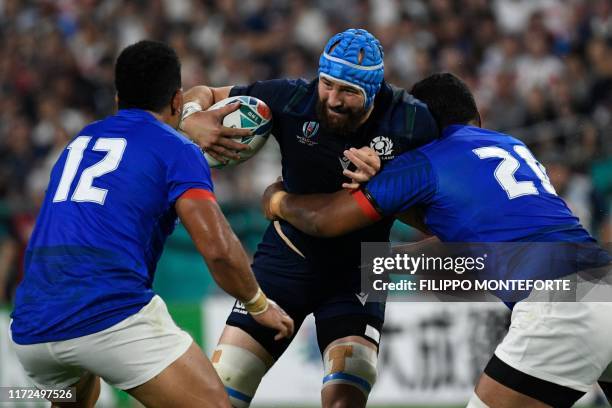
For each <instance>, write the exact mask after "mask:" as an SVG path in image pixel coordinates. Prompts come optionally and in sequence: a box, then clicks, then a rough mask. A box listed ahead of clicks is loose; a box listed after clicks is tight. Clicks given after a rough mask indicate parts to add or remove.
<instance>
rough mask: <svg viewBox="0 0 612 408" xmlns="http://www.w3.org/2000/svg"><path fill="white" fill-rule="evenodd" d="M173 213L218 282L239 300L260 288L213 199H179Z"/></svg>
mask: <svg viewBox="0 0 612 408" xmlns="http://www.w3.org/2000/svg"><path fill="white" fill-rule="evenodd" d="M175 207H176V212H177V214H178V216H179V218H180V219H181V222H182V223H183V224H184V225H185V228H187V231H188V232H189V235H190V236H191V239H192V240H193V242H194V244H195V246H196V248H197V250H198V251H199V252H200V253H201V254H202V256H203V257H204V259H205V260H206V264H207V265H208V268H209V269H210V272H211V274H212V276H213V278H214V279H215V281H216V282H217V284H218V285H219V286H220V287H221V288H222V289H223V290H225V291H226V292H227V293H229V294H230V295H232V296H233V297H235V298H237V299H238V300H240V301H243V302H246V301H248V300H249V299H251V298H253V296H255V294H256V293H257V290H258V288H259V286H258V284H257V282H256V281H255V277H254V276H253V272H251V268H250V266H249V259H248V257H247V255H246V253H245V252H244V249H243V248H242V245H241V244H240V241H238V238H237V237H236V235H235V234H234V232H233V231H232V229H231V228H230V226H229V224H228V223H227V220H226V219H225V217H224V215H223V213H222V212H221V209H220V208H219V206H218V205H217V203H216V202H215V201H214V200H202V199H191V198H183V197H181V198H179V199H178V200H177V202H176V206H175Z"/></svg>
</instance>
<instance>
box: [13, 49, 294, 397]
mask: <svg viewBox="0 0 612 408" xmlns="http://www.w3.org/2000/svg"><path fill="white" fill-rule="evenodd" d="M115 85H116V88H117V101H118V105H119V111H118V112H117V113H116V114H115V115H113V116H110V117H108V118H106V119H103V120H101V121H97V122H93V123H91V124H89V125H87V126H86V127H85V128H84V129H83V130H82V131H81V132H79V134H78V135H77V136H76V137H75V138H74V139H73V140H72V141H71V142H70V144H68V146H67V147H66V149H65V150H64V152H63V154H62V155H61V156H60V158H59V159H58V160H57V162H56V164H55V166H54V167H53V170H52V172H51V177H50V181H49V186H48V188H47V193H46V196H45V200H44V203H43V206H42V209H41V211H40V214H39V216H38V220H37V222H36V226H35V228H34V232H33V233H32V237H31V239H30V242H29V244H28V248H27V252H26V256H25V258H26V259H25V277H24V280H23V281H22V282H21V284H20V285H19V287H18V288H17V293H16V297H15V307H14V310H13V313H12V316H11V317H12V319H13V320H12V322H11V326H10V329H11V338H12V343H13V344H12V346H13V348H14V349H15V351H16V353H17V356H18V358H19V361H20V362H21V364H22V365H23V367H24V369H25V371H26V372H27V374H28V375H29V377H30V378H31V379H32V381H33V382H34V384H35V385H36V386H37V387H39V388H40V389H43V390H47V389H50V388H60V389H63V388H67V387H76V392H75V394H76V402H55V403H54V405H55V406H64V405H65V406H81V407H92V406H94V404H95V402H96V400H97V398H98V394H99V390H100V377H102V378H103V379H104V380H105V381H106V382H107V383H109V384H111V385H114V386H115V387H118V388H120V389H122V390H126V391H127V392H128V393H130V394H131V395H132V396H134V397H135V398H136V399H138V400H139V401H140V402H142V403H143V404H144V405H145V406H147V407H185V408H191V407H229V406H230V402H229V400H228V397H227V394H226V392H225V391H224V388H223V385H222V383H221V382H220V381H219V378H218V376H217V374H216V372H215V371H214V369H213V367H212V365H211V363H210V361H209V360H208V359H207V358H206V357H205V355H204V354H203V353H202V351H201V350H200V348H199V347H198V346H197V345H196V344H195V343H194V342H193V340H192V338H191V336H190V335H189V334H187V333H186V332H185V331H183V330H181V329H180V328H178V327H177V326H176V324H175V323H174V321H173V320H172V318H171V317H170V315H169V313H168V310H167V309H166V305H165V303H164V301H163V300H162V299H161V298H160V297H159V296H157V295H155V293H154V292H153V289H152V284H153V277H154V273H155V268H156V264H157V261H158V260H159V257H160V255H161V253H162V249H163V246H164V243H165V241H166V238H167V237H168V235H170V233H171V232H172V231H173V229H174V226H175V223H176V221H177V216H178V218H180V220H181V221H182V222H183V224H184V225H185V227H186V228H187V230H188V231H189V234H190V235H191V238H192V239H193V241H194V243H195V245H196V247H197V249H198V250H199V252H200V253H201V254H202V256H203V257H204V259H205V260H206V263H207V264H208V267H209V269H210V271H211V273H212V275H213V277H214V279H215V280H216V281H217V283H218V284H219V286H221V287H222V288H223V289H224V290H225V291H227V292H228V293H229V294H231V295H232V296H235V297H236V298H237V299H239V300H241V301H242V302H243V303H244V304H245V305H247V306H246V309H247V310H248V311H249V313H251V315H252V316H253V318H254V319H255V320H256V321H257V322H259V323H260V324H262V325H265V326H266V327H269V328H270V330H273V331H274V332H275V333H277V334H276V336H277V338H280V337H284V336H291V335H292V333H293V322H292V321H291V318H289V317H288V316H287V315H286V314H285V313H284V312H283V311H282V310H281V309H280V308H279V307H278V306H277V305H275V304H274V302H272V301H268V300H266V297H265V295H264V294H263V292H262V291H261V289H260V288H259V286H258V285H257V282H256V281H255V278H254V276H253V274H252V272H251V269H250V268H249V264H248V257H247V255H246V254H245V252H244V250H243V248H242V246H241V245H240V242H239V241H238V239H237V238H236V236H235V235H234V233H233V231H232V230H231V228H230V227H229V225H228V223H227V221H226V220H225V218H224V216H223V214H222V213H221V210H220V208H219V206H218V205H217V203H216V201H215V196H214V193H213V184H212V181H211V178H210V170H209V168H208V164H207V163H206V160H205V159H204V156H203V154H202V152H201V150H200V149H199V148H198V146H196V145H195V144H194V143H193V142H191V141H189V140H188V139H187V138H185V137H184V136H182V135H181V134H180V133H179V132H177V131H176V130H175V128H176V127H177V126H178V124H179V120H180V117H181V109H182V105H183V94H182V91H181V75H180V63H179V60H178V57H177V55H176V53H175V52H174V50H172V49H171V48H170V47H168V46H167V45H165V44H162V43H158V42H152V41H141V42H139V43H136V44H134V45H131V46H129V47H127V48H126V49H125V50H123V51H122V52H121V54H120V55H119V58H118V59H117V63H116V67H115ZM236 108H237V106H232V107H229V106H228V107H227V108H224V109H223V110H222V111H219V112H217V113H214V112H207V117H205V118H204V119H203V120H204V121H205V122H206V123H207V125H206V126H208V127H209V128H214V127H215V126H217V127H220V125H219V124H220V123H221V121H222V118H223V116H225V115H227V114H228V113H229V112H231V111H232V110H233V109H236ZM218 130H219V131H223V132H228V131H229V130H230V129H218ZM58 395H59V394H58ZM73 396H74V395H73Z"/></svg>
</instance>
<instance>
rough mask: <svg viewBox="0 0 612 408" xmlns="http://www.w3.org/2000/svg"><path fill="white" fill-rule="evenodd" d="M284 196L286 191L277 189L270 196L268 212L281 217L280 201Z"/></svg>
mask: <svg viewBox="0 0 612 408" xmlns="http://www.w3.org/2000/svg"><path fill="white" fill-rule="evenodd" d="M285 196H287V192H286V191H277V192H275V193H274V194H272V197H270V212H271V213H272V214H273V215H276V216H277V217H279V218H282V215H281V201H282V200H283V198H284V197H285Z"/></svg>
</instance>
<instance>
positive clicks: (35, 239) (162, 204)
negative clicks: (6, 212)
mask: <svg viewBox="0 0 612 408" xmlns="http://www.w3.org/2000/svg"><path fill="white" fill-rule="evenodd" d="M192 188H197V189H204V190H208V191H210V192H211V194H212V189H213V186H212V181H211V179H210V170H209V168H208V165H207V163H206V160H204V157H203V155H202V152H201V151H200V150H199V149H198V147H197V146H196V145H194V144H193V143H191V142H190V141H189V140H187V139H186V138H185V137H183V136H182V135H180V134H179V133H177V132H176V131H175V130H174V129H172V128H171V127H169V126H167V125H165V124H163V123H162V122H160V121H158V120H157V119H155V118H154V117H153V116H152V115H151V114H150V113H148V112H146V111H143V110H138V109H126V110H120V111H119V112H118V113H117V114H116V115H114V116H111V117H109V118H106V119H105V120H102V121H99V122H94V123H92V124H90V125H89V126H87V127H85V128H84V129H83V130H82V131H81V132H80V134H79V135H78V136H77V137H76V138H75V139H74V140H72V142H71V143H70V144H69V145H68V146H67V148H66V149H65V150H64V152H63V153H62V155H61V156H60V158H59V159H58V161H57V163H56V164H55V166H54V168H53V170H52V172H51V178H50V181H49V186H48V189H47V193H46V196H45V200H44V203H43V206H42V209H41V211H40V214H39V217H38V220H37V222H36V227H35V228H34V232H33V234H32V237H31V239H30V242H29V245H28V248H27V252H26V256H25V258H26V259H25V277H24V281H23V282H22V283H21V284H20V286H19V287H18V289H17V293H16V298H15V309H14V311H13V314H12V318H13V322H12V325H11V331H12V336H13V339H14V341H15V342H16V343H18V344H33V343H42V342H51V341H59V340H66V339H71V338H75V337H81V336H84V335H87V334H91V333H95V332H98V331H101V330H104V329H106V328H108V327H110V326H112V325H114V324H116V323H118V322H120V321H121V320H123V319H125V318H126V317H128V316H130V315H132V314H134V313H136V312H137V311H138V310H140V309H141V308H142V307H143V306H144V305H146V304H147V303H148V302H149V301H150V300H151V298H152V297H153V295H154V294H153V291H152V282H153V275H154V271H155V267H156V264H157V261H158V259H159V257H160V255H161V252H162V249H163V246H164V243H165V240H166V238H167V236H168V235H169V234H170V233H171V232H172V230H173V229H174V226H175V223H176V220H177V216H176V212H175V210H174V204H175V202H176V200H177V199H178V198H179V197H180V196H181V195H182V194H183V193H184V192H185V191H187V190H189V189H192Z"/></svg>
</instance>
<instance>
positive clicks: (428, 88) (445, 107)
mask: <svg viewBox="0 0 612 408" xmlns="http://www.w3.org/2000/svg"><path fill="white" fill-rule="evenodd" d="M410 93H411V94H412V96H414V97H415V98H417V99H419V100H420V101H421V102H424V103H426V104H427V107H428V108H429V111H430V112H431V115H432V116H433V117H434V119H435V120H436V123H437V124H438V128H439V129H440V131H442V130H443V129H444V128H445V127H447V126H449V125H459V124H462V125H464V124H466V123H468V122H470V121H472V120H475V121H478V123H480V113H478V108H477V107H476V102H475V101H474V96H473V95H472V93H471V92H470V89H469V88H468V87H467V85H466V84H465V83H464V82H463V81H462V80H461V79H459V78H458V77H457V76H455V75H453V74H451V73H448V72H444V73H439V74H433V75H431V76H428V77H427V78H425V79H423V80H421V81H419V82H417V83H416V84H414V86H413V87H412V90H411V91H410Z"/></svg>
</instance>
